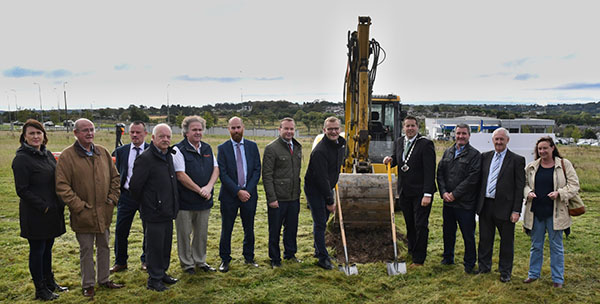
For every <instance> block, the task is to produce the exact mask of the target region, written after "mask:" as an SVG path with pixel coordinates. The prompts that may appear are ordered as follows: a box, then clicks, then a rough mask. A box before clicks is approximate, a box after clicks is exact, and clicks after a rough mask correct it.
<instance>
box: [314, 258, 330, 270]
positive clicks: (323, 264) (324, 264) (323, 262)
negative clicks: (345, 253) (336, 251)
mask: <svg viewBox="0 0 600 304" xmlns="http://www.w3.org/2000/svg"><path fill="white" fill-rule="evenodd" d="M317 265H318V266H319V267H321V268H323V269H325V270H331V269H333V264H331V261H330V260H329V259H325V260H319V262H317Z"/></svg>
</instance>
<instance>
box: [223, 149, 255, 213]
mask: <svg viewBox="0 0 600 304" xmlns="http://www.w3.org/2000/svg"><path fill="white" fill-rule="evenodd" d="M244 152H245V155H246V166H247V170H248V173H247V176H246V187H244V189H245V190H246V191H248V192H249V193H250V200H249V202H256V201H257V200H258V192H257V191H256V186H257V185H258V181H259V180H260V153H259V152H258V146H257V145H256V143H255V142H253V141H251V140H248V139H246V138H244ZM217 163H218V164H219V179H220V180H221V190H220V191H219V200H220V201H221V202H223V201H228V202H232V201H235V200H239V199H238V196H237V193H238V191H240V190H241V189H242V188H241V187H240V186H238V183H237V180H238V179H237V165H236V162H235V152H234V151H233V144H232V143H231V140H230V139H228V140H227V141H226V142H224V143H222V144H220V145H219V147H218V148H217Z"/></svg>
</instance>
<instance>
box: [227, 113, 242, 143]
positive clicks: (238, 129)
mask: <svg viewBox="0 0 600 304" xmlns="http://www.w3.org/2000/svg"><path fill="white" fill-rule="evenodd" d="M227 128H228V129H229V134H231V139H233V141H235V142H240V141H242V137H244V125H243V124H242V120H241V119H239V118H234V119H232V120H231V121H230V122H229V125H228V126H227Z"/></svg>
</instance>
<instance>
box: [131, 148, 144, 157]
mask: <svg viewBox="0 0 600 304" xmlns="http://www.w3.org/2000/svg"><path fill="white" fill-rule="evenodd" d="M133 149H134V150H135V158H136V159H137V158H138V156H140V151H141V150H142V149H141V148H140V147H133Z"/></svg>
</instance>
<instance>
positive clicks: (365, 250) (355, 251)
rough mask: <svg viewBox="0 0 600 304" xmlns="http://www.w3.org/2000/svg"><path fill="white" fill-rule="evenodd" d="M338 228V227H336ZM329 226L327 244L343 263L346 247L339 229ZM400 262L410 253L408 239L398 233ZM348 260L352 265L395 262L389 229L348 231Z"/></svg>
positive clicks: (332, 253)
mask: <svg viewBox="0 0 600 304" xmlns="http://www.w3.org/2000/svg"><path fill="white" fill-rule="evenodd" d="M336 226H337V225H336ZM334 227H335V226H333V225H331V226H329V227H328V229H327V232H326V233H325V243H326V245H327V246H328V247H331V248H333V249H334V251H333V252H330V254H331V255H332V256H334V257H335V258H336V259H337V261H338V262H343V261H344V260H345V257H344V246H343V244H342V236H341V233H340V229H339V227H335V228H334ZM397 231H398V230H396V237H397V241H396V243H397V246H398V260H399V261H403V260H404V256H405V253H406V252H407V251H408V248H407V245H406V244H407V242H408V241H407V240H406V237H405V236H404V235H403V234H401V233H399V232H397ZM346 243H347V245H348V259H349V260H350V263H372V262H389V261H393V260H394V246H393V244H394V242H393V241H392V232H391V228H389V229H351V230H348V229H346Z"/></svg>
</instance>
